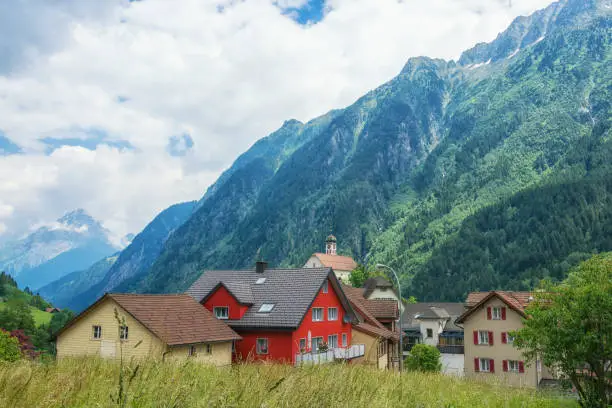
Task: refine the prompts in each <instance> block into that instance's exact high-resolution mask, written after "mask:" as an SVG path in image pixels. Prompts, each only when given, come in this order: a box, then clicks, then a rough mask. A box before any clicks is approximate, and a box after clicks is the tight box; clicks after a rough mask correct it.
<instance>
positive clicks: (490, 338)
mask: <svg viewBox="0 0 612 408" xmlns="http://www.w3.org/2000/svg"><path fill="white" fill-rule="evenodd" d="M492 345H493V332H489V346H492Z"/></svg>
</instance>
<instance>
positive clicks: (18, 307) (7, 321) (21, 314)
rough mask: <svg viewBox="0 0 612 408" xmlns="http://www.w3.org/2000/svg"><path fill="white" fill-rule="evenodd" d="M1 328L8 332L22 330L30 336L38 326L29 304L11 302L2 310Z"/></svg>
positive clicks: (0, 316)
mask: <svg viewBox="0 0 612 408" xmlns="http://www.w3.org/2000/svg"><path fill="white" fill-rule="evenodd" d="M0 328H1V329H4V330H7V331H13V330H19V329H21V330H23V331H25V332H26V333H27V334H28V335H30V334H32V333H33V332H34V329H36V325H35V324H34V318H33V317H32V312H31V310H30V307H29V306H28V304H27V303H26V302H24V301H22V300H12V301H9V302H8V303H7V304H6V306H5V307H4V308H3V309H2V310H0Z"/></svg>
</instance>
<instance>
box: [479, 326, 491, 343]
mask: <svg viewBox="0 0 612 408" xmlns="http://www.w3.org/2000/svg"><path fill="white" fill-rule="evenodd" d="M483 334H484V340H483ZM478 345H483V346H488V345H489V332H488V331H486V330H478Z"/></svg>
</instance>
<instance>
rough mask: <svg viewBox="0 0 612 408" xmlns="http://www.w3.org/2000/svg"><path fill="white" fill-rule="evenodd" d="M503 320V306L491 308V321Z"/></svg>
mask: <svg viewBox="0 0 612 408" xmlns="http://www.w3.org/2000/svg"><path fill="white" fill-rule="evenodd" d="M501 319H502V308H501V306H494V307H492V308H491V320H501Z"/></svg>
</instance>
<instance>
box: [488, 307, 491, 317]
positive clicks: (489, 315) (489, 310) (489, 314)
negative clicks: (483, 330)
mask: <svg viewBox="0 0 612 408" xmlns="http://www.w3.org/2000/svg"><path fill="white" fill-rule="evenodd" d="M487 320H491V308H490V307H487Z"/></svg>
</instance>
